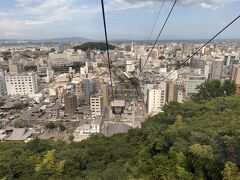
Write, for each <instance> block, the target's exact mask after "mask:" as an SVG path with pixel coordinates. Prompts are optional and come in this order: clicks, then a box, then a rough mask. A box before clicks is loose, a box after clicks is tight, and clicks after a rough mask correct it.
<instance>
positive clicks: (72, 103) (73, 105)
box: [64, 91, 78, 114]
mask: <svg viewBox="0 0 240 180" xmlns="http://www.w3.org/2000/svg"><path fill="white" fill-rule="evenodd" d="M64 105H65V114H74V112H75V111H76V109H77V107H78V104H77V96H76V95H75V94H74V93H73V92H70V91H68V92H66V93H65V94H64Z"/></svg>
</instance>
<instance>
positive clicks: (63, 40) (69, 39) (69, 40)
mask: <svg viewBox="0 0 240 180" xmlns="http://www.w3.org/2000/svg"><path fill="white" fill-rule="evenodd" d="M205 41H207V40H204V39H193V40H191V39H186V40H177V39H176V40H160V41H159V42H163V43H166V42H192V43H196V42H198V43H199V42H205ZM223 41H224V42H240V40H239V39H235V40H234V39H216V40H214V41H213V42H223ZM3 42H4V43H6V44H15V43H17V44H18V43H30V44H31V43H33V44H39V43H86V42H105V40H101V41H100V40H92V39H88V38H83V37H63V38H53V39H38V40H37V39H0V43H3ZM132 42H134V43H143V44H145V43H147V44H152V43H153V42H154V41H153V40H150V41H146V40H128V39H113V40H109V43H116V44H118V43H132Z"/></svg>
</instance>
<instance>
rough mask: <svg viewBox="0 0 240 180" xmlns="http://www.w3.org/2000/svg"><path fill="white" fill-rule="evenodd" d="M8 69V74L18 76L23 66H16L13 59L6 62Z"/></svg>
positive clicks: (22, 70)
mask: <svg viewBox="0 0 240 180" xmlns="http://www.w3.org/2000/svg"><path fill="white" fill-rule="evenodd" d="M8 67H9V73H10V74H19V73H22V72H24V67H23V64H18V63H17V61H16V60H15V59H10V60H8Z"/></svg>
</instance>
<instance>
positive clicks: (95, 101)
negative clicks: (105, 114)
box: [90, 95, 103, 118]
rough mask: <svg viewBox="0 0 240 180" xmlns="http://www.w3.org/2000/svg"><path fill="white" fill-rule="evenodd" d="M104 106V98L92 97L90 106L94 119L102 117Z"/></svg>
mask: <svg viewBox="0 0 240 180" xmlns="http://www.w3.org/2000/svg"><path fill="white" fill-rule="evenodd" d="M102 105H103V98H102V96H100V95H92V96H91V98H90V106H91V112H92V117H93V118H95V117H97V116H101V115H102Z"/></svg>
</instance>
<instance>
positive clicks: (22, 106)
mask: <svg viewBox="0 0 240 180" xmlns="http://www.w3.org/2000/svg"><path fill="white" fill-rule="evenodd" d="M27 106H28V103H24V102H18V103H16V104H14V106H13V108H14V109H16V110H22V109H24V108H25V107H27Z"/></svg>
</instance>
